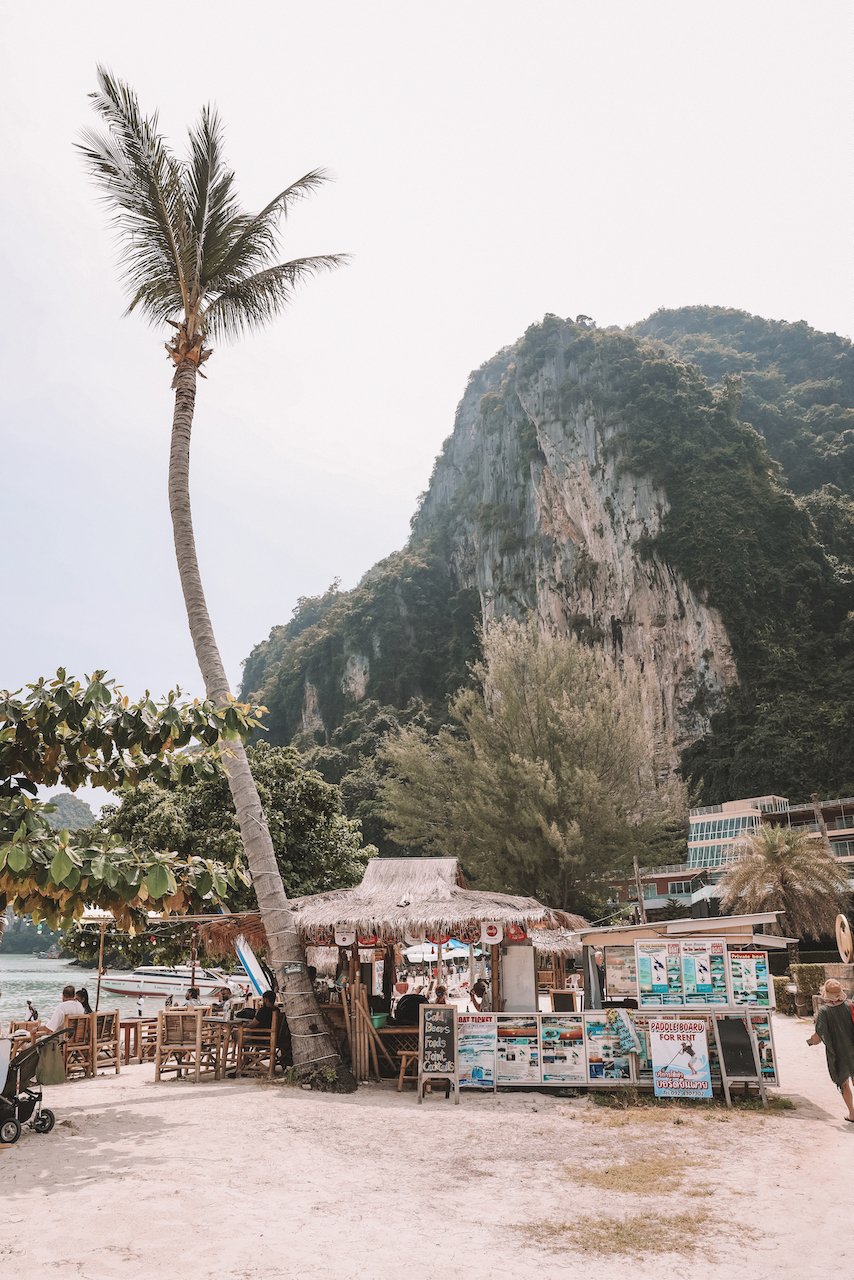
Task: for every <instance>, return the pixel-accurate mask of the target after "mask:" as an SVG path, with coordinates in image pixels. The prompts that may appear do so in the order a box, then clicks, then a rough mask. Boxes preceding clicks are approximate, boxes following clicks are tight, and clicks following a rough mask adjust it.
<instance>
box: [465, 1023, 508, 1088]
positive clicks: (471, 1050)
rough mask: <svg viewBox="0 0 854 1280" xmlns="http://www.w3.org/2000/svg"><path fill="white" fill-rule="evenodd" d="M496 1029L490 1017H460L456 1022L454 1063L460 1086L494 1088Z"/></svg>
mask: <svg viewBox="0 0 854 1280" xmlns="http://www.w3.org/2000/svg"><path fill="white" fill-rule="evenodd" d="M497 1039H498V1036H497V1028H496V1023H495V1014H494V1013H461V1014H460V1015H459V1016H458V1018H457V1061H458V1064H459V1073H460V1085H462V1086H465V1087H466V1088H468V1089H494V1088H495V1047H496V1041H497Z"/></svg>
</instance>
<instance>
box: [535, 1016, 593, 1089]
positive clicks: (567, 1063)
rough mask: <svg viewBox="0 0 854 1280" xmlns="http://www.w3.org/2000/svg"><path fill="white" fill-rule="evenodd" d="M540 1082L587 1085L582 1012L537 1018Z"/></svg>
mask: <svg viewBox="0 0 854 1280" xmlns="http://www.w3.org/2000/svg"><path fill="white" fill-rule="evenodd" d="M540 1049H541V1052H542V1061H543V1084H586V1083H587V1061H586V1058H585V1053H584V1015H583V1014H581V1013H544V1014H543V1015H542V1017H541V1018H540Z"/></svg>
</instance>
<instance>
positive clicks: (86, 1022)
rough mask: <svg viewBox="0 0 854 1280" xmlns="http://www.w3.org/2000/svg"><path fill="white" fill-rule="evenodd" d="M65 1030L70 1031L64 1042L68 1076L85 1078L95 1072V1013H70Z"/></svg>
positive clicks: (70, 1077) (69, 1077)
mask: <svg viewBox="0 0 854 1280" xmlns="http://www.w3.org/2000/svg"><path fill="white" fill-rule="evenodd" d="M65 1030H66V1031H67V1032H68V1034H67V1036H66V1037H65V1041H64V1043H63V1054H64V1056H65V1075H66V1078H67V1079H68V1080H75V1079H84V1080H85V1079H86V1078H87V1077H89V1076H93V1075H94V1074H95V1014H94V1013H74V1014H69V1015H68V1017H66V1019H65Z"/></svg>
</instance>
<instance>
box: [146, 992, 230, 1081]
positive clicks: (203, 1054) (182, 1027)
mask: <svg viewBox="0 0 854 1280" xmlns="http://www.w3.org/2000/svg"><path fill="white" fill-rule="evenodd" d="M203 1015H204V1010H203V1009H162V1010H161V1011H160V1013H159V1014H158V1017H157V1045H156V1049H155V1055H154V1079H155V1081H157V1080H159V1079H160V1077H161V1076H163V1075H166V1074H168V1073H170V1072H173V1071H174V1073H175V1077H176V1079H179V1080H180V1078H181V1076H183V1075H186V1076H192V1078H193V1080H194V1081H195V1082H196V1083H197V1084H198V1082H199V1080H200V1079H201V1077H202V1076H203V1075H213V1076H214V1078H215V1079H219V1051H220V1035H219V1031H218V1029H217V1028H216V1027H208V1026H205V1024H204V1021H203Z"/></svg>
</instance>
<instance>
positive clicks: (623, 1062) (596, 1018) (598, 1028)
mask: <svg viewBox="0 0 854 1280" xmlns="http://www.w3.org/2000/svg"><path fill="white" fill-rule="evenodd" d="M581 1016H582V1018H583V1020H584V1046H585V1052H586V1057H587V1083H588V1084H589V1085H614V1084H632V1083H634V1079H635V1068H634V1047H635V1046H636V1045H637V1043H638V1041H637V1036H636V1035H635V1032H634V1030H633V1028H632V1026H631V1023H630V1021H629V1020H628V1018H627V1017H626V1011H625V1010H623V1009H595V1010H594V1009H591V1010H589V1011H588V1012H586V1013H583V1014H582V1015H581Z"/></svg>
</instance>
